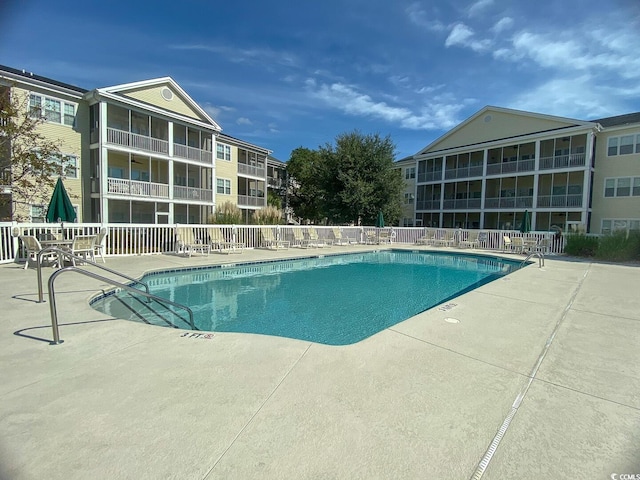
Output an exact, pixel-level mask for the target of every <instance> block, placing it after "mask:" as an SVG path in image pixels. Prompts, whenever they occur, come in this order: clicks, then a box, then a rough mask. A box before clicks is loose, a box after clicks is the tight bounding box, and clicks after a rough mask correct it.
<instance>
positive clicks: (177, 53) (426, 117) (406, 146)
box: [0, 0, 640, 161]
mask: <svg viewBox="0 0 640 480" xmlns="http://www.w3.org/2000/svg"><path fill="white" fill-rule="evenodd" d="M638 52H640V1H638V0H609V1H607V2H603V1H601V0H598V1H596V0H563V1H557V0H537V1H513V0H471V1H466V0H446V1H441V0H424V1H415V0H324V1H322V2H318V1H310V0H297V1H296V0H269V1H261V0H253V1H249V0H246V1H244V0H236V1H220V0H218V1H214V0H182V1H179V2H177V1H175V0H174V1H170V2H169V1H164V0H153V1H151V0H149V1H146V2H141V1H136V0H128V1H123V0H110V1H108V2H95V1H93V0H83V1H77V0H0V64H2V65H6V66H9V67H13V68H18V69H25V70H27V71H30V72H33V73H35V74H38V75H42V76H45V77H49V78H53V79H55V80H58V81H61V82H65V83H70V84H72V85H77V86H79V87H82V88H86V89H94V88H99V87H106V86H112V85H119V84H124V83H129V82H135V81H140V80H146V79H151V78H158V77H165V76H170V77H172V78H173V79H174V80H175V81H176V82H178V84H179V85H180V86H181V87H182V88H183V89H184V90H185V91H186V92H187V93H188V94H189V95H190V96H191V97H192V98H193V99H194V100H195V101H196V102H197V103H198V104H199V105H200V106H201V107H202V108H204V109H205V110H206V111H207V112H208V113H209V114H210V116H211V117H212V118H213V119H214V120H215V121H216V122H217V123H218V124H219V125H220V126H221V127H222V129H223V132H224V133H226V134H228V135H231V136H233V137H236V138H240V139H242V140H244V141H247V142H250V143H253V144H255V145H259V146H261V147H264V148H268V149H269V150H272V151H273V156H274V157H275V158H278V159H280V160H282V161H287V160H288V159H289V156H290V154H291V151H292V150H294V149H295V148H298V147H305V148H310V149H317V148H318V147H319V146H322V145H325V144H335V139H336V137H337V136H338V135H340V134H342V133H347V132H352V131H354V130H357V131H359V132H360V133H362V134H365V135H368V134H379V135H380V136H382V137H386V136H390V138H391V140H392V141H393V143H394V144H395V145H396V159H401V158H404V157H407V156H410V155H413V154H415V153H417V152H418V151H420V150H421V149H422V148H424V147H425V146H427V145H429V144H430V143H431V142H433V141H434V140H436V139H437V138H439V137H440V136H442V135H444V134H445V133H446V132H447V131H449V130H450V129H452V128H453V127H455V126H456V125H457V124H459V123H460V122H462V121H464V120H465V119H467V118H469V117H470V116H472V115H473V114H475V113H476V112H477V111H479V110H481V109H482V108H483V107H485V106H487V105H493V106H498V107H504V108H512V109H518V110H525V111H530V112H536V113H543V114H549V115H558V116H562V117H568V118H576V119H580V120H592V119H597V118H603V117H607V116H614V115H621V114H624V113H631V112H639V111H640V54H638Z"/></svg>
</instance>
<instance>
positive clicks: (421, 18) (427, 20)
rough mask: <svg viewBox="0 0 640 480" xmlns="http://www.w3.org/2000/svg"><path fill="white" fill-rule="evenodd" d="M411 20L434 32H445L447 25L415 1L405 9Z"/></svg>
mask: <svg viewBox="0 0 640 480" xmlns="http://www.w3.org/2000/svg"><path fill="white" fill-rule="evenodd" d="M405 13H406V14H407V17H409V21H410V22H411V23H413V24H414V25H417V26H419V27H424V28H426V29H427V30H430V31H432V32H443V31H445V29H446V27H445V26H444V24H443V23H442V22H440V21H439V20H438V19H435V18H434V17H435V15H431V16H430V15H429V14H428V13H427V12H426V11H425V10H424V9H423V8H422V5H421V4H420V3H418V2H414V3H412V4H411V5H409V6H408V7H407V8H406V9H405Z"/></svg>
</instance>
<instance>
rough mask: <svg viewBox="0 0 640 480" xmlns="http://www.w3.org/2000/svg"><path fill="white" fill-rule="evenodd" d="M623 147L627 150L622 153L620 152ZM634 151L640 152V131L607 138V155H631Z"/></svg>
mask: <svg viewBox="0 0 640 480" xmlns="http://www.w3.org/2000/svg"><path fill="white" fill-rule="evenodd" d="M629 139H631V143H629ZM623 140H624V141H625V143H624V144H623V143H622V141H623ZM614 144H615V145H614ZM623 147H626V148H625V150H627V151H625V152H624V153H622V149H623ZM634 153H640V133H627V134H625V135H619V136H617V137H609V138H608V139H607V157H616V156H619V155H633V154H634Z"/></svg>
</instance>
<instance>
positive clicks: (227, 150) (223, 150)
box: [216, 143, 231, 162]
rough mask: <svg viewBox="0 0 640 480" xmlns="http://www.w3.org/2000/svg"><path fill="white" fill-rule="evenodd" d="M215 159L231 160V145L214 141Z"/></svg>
mask: <svg viewBox="0 0 640 480" xmlns="http://www.w3.org/2000/svg"><path fill="white" fill-rule="evenodd" d="M216 159H218V160H225V161H227V162H230V161H231V147H230V146H229V145H225V144H224V143H216Z"/></svg>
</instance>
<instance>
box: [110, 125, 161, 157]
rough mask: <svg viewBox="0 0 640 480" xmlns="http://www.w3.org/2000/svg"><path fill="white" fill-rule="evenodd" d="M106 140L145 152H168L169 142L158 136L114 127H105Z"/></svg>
mask: <svg viewBox="0 0 640 480" xmlns="http://www.w3.org/2000/svg"><path fill="white" fill-rule="evenodd" d="M107 142H108V143H111V144H113V145H120V146H123V147H129V148H135V149H138V150H144V151H145V152H151V153H161V154H163V155H168V154H169V142H168V141H167V140H160V139H159V138H153V137H149V136H147V135H139V134H137V133H131V132H126V131H124V130H118V129H115V128H107Z"/></svg>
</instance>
